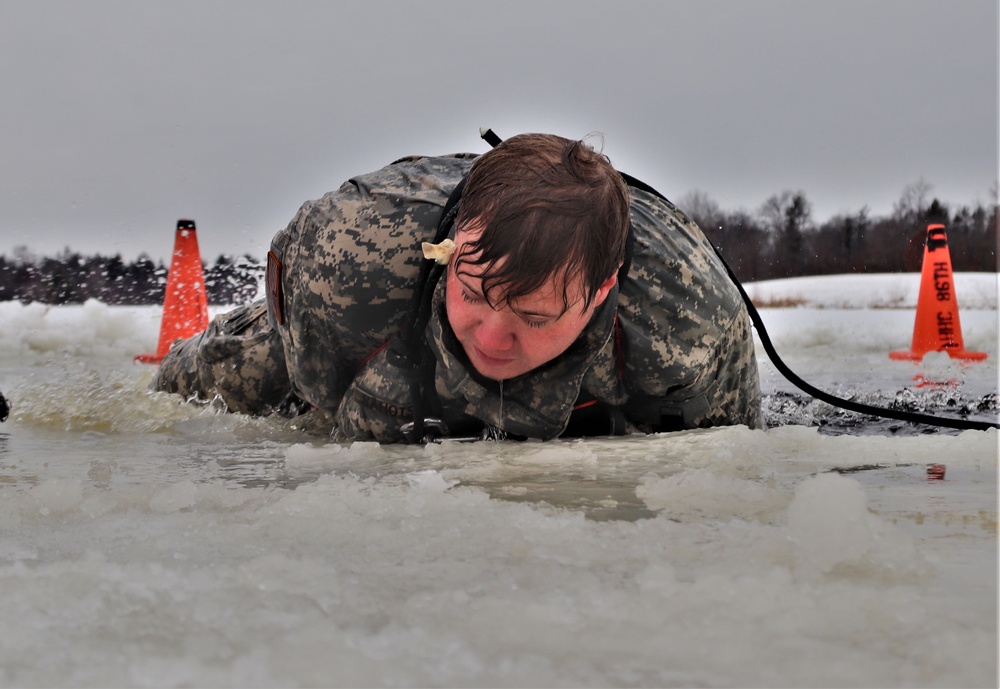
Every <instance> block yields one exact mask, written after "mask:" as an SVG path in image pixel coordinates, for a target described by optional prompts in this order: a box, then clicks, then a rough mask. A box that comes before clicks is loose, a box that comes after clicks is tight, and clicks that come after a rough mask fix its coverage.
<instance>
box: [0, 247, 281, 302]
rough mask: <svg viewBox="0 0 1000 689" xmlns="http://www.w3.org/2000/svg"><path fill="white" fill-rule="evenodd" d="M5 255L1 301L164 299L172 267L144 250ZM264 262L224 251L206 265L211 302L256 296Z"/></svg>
mask: <svg viewBox="0 0 1000 689" xmlns="http://www.w3.org/2000/svg"><path fill="white" fill-rule="evenodd" d="M16 253H17V256H16V257H15V258H13V259H8V258H7V257H6V256H0V301H12V300H15V299H16V300H20V301H22V302H36V301H37V302H41V303H43V304H82V303H83V302H85V301H87V300H88V299H97V300H99V301H102V302H104V303H105V304H114V305H130V306H136V305H148V304H162V303H163V295H164V292H165V290H166V285H167V274H168V270H167V268H166V267H165V266H164V265H163V263H162V262H160V263H153V261H152V259H150V258H149V256H146V255H141V256H139V258H138V259H137V260H136V261H134V262H131V263H125V262H124V261H123V260H122V257H121V255H120V254H119V255H115V256H101V255H96V256H81V255H80V254H78V253H75V252H71V251H69V250H66V251H64V252H63V253H62V254H60V255H58V256H56V257H54V258H35V257H32V256H30V255H29V254H27V252H26V251H23V250H19V251H18V252H16ZM263 274H264V267H263V265H261V264H260V263H259V262H258V261H256V260H255V259H253V258H251V257H249V256H244V257H242V258H239V259H235V260H234V259H233V258H231V257H229V256H219V257H218V259H216V261H215V264H214V265H212V266H206V267H205V291H206V293H207V296H208V303H210V304H242V303H245V302H247V301H249V300H251V299H253V298H254V297H255V296H256V294H257V290H258V286H259V284H260V280H261V277H262V276H263Z"/></svg>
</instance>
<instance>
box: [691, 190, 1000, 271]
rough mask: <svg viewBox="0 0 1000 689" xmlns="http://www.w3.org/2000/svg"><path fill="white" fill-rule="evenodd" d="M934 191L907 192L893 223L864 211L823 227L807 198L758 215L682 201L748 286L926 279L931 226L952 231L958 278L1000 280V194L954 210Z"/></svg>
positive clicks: (694, 198)
mask: <svg viewBox="0 0 1000 689" xmlns="http://www.w3.org/2000/svg"><path fill="white" fill-rule="evenodd" d="M931 189H932V187H931V185H930V184H929V183H928V182H926V181H925V180H923V179H920V180H918V181H917V182H915V183H913V184H910V185H907V186H906V187H905V188H904V189H903V193H902V195H901V196H900V198H899V200H898V201H897V202H896V203H895V204H894V206H893V210H892V213H891V214H890V215H889V216H887V217H873V216H872V215H871V213H870V212H869V210H868V209H867V208H862V209H861V210H859V211H857V212H856V213H851V214H841V215H837V216H834V217H832V218H830V219H829V220H827V221H826V222H823V223H819V224H817V223H815V222H814V221H813V219H812V205H811V204H810V203H809V201H808V199H807V198H806V195H805V193H804V192H802V191H783V192H781V193H780V194H775V195H774V196H772V197H770V198H769V199H768V200H767V201H765V202H764V204H763V205H762V206H761V207H760V208H759V209H758V211H757V212H756V213H748V212H747V211H736V212H726V211H723V210H722V209H721V208H720V207H719V205H718V204H717V203H715V202H714V201H713V200H712V199H711V198H710V197H709V196H708V195H707V194H705V193H703V192H692V193H690V194H688V195H686V196H684V197H682V198H681V199H680V200H679V202H678V206H679V207H680V208H681V209H683V210H684V212H685V213H686V214H688V215H689V216H690V217H691V218H692V219H693V220H694V221H695V222H697V223H698V225H700V226H701V228H702V229H703V230H704V232H705V234H706V235H707V236H708V238H709V239H710V240H712V243H713V244H715V245H716V247H718V249H719V251H720V253H721V254H722V255H723V257H724V258H725V259H726V261H727V262H728V263H729V265H730V266H731V267H732V269H733V272H734V273H735V274H736V276H737V277H738V278H739V279H740V280H741V281H753V280H769V279H775V278H786V277H799V276H804V275H835V274H842V273H898V272H907V271H918V270H920V266H921V262H922V260H923V243H924V237H925V234H926V230H927V225H929V224H934V223H940V224H942V225H944V226H945V228H946V231H947V233H948V244H949V249H950V253H951V258H952V267H953V268H954V269H955V270H956V271H974V272H995V271H996V270H997V203H996V186H994V189H993V203H991V204H990V205H988V206H985V205H983V204H981V203H976V204H974V205H965V206H951V205H950V204H947V203H944V202H942V201H940V200H939V199H937V198H932V197H931V195H930V192H931Z"/></svg>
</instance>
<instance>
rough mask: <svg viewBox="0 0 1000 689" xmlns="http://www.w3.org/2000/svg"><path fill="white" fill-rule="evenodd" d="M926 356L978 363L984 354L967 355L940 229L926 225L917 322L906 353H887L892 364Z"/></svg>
mask: <svg viewBox="0 0 1000 689" xmlns="http://www.w3.org/2000/svg"><path fill="white" fill-rule="evenodd" d="M927 352H948V356H950V357H951V358H952V359H966V360H969V361H982V360H983V359H985V358H986V352H968V351H966V349H965V344H964V343H963V341H962V324H961V323H960V322H959V319H958V299H957V297H956V295H955V278H954V275H953V274H952V271H951V252H950V251H949V250H948V236H947V235H946V234H945V231H944V225H928V226H927V241H926V243H925V245H924V263H923V267H922V269H921V273H920V294H919V296H918V297H917V319H916V322H915V323H914V324H913V342H912V343H911V344H910V349H909V351H904V352H889V358H890V359H895V360H896V361H921V360H922V359H923V358H924V355H925V354H927Z"/></svg>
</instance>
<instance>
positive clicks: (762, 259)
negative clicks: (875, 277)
mask: <svg viewBox="0 0 1000 689" xmlns="http://www.w3.org/2000/svg"><path fill="white" fill-rule="evenodd" d="M929 192H930V185H929V184H927V183H926V182H924V181H923V180H921V181H919V182H917V183H915V184H912V185H909V186H907V187H906V188H905V189H904V191H903V194H902V196H901V197H900V200H899V201H898V202H897V203H896V204H895V206H894V208H893V211H892V213H891V214H890V215H889V216H888V217H872V216H871V215H870V214H869V212H868V209H867V208H865V209H862V210H860V211H858V212H856V213H854V214H850V215H838V216H835V217H833V218H830V219H829V220H827V221H826V222H823V223H821V224H817V223H814V222H813V220H812V207H811V204H810V203H809V201H808V200H807V199H806V196H805V194H804V193H802V192H792V191H785V192H782V193H781V194H777V195H775V196H772V197H771V198H770V199H768V200H767V201H766V202H765V203H764V204H763V205H762V206H761V208H760V209H759V210H758V211H757V212H755V213H750V212H747V211H742V210H741V211H735V212H728V211H723V210H721V209H720V208H719V205H718V204H717V203H715V202H714V201H713V200H712V199H711V198H709V197H708V196H707V195H706V194H704V193H702V192H692V193H691V194H688V195H687V196H685V197H683V198H681V199H679V200H678V206H679V207H680V208H682V209H683V210H684V211H685V213H687V214H688V215H689V216H690V217H691V218H692V219H693V220H695V221H696V222H697V223H698V224H699V225H700V226H701V227H702V229H703V230H704V231H705V234H706V235H708V237H709V239H711V240H712V242H713V243H714V244H715V245H716V246H717V247H718V248H719V250H720V252H721V253H722V255H723V257H725V259H726V261H727V262H728V263H729V265H730V266H731V267H732V269H733V272H734V273H736V276H737V277H738V278H739V279H740V280H741V281H746V282H749V281H753V280H769V279H775V278H786V277H799V276H804V275H834V274H841V273H897V272H907V271H919V270H920V265H921V261H922V259H923V241H924V235H925V233H926V229H927V225H928V224H931V223H940V224H942V225H944V226H945V227H946V229H947V233H948V244H949V247H950V251H951V259H952V267H953V268H954V270H956V271H975V272H994V271H996V270H997V206H996V204H993V205H990V206H983V205H982V204H977V205H975V206H956V207H952V206H950V205H948V204H946V203H943V202H941V201H939V200H938V199H932V200H928V197H929ZM263 272H264V268H263V265H262V264H261V262H260V261H258V260H256V259H254V258H252V257H250V256H244V257H242V258H239V259H233V258H231V257H229V256H219V257H218V258H217V259H216V261H215V263H214V265H211V266H206V268H205V287H206V290H207V292H208V301H209V303H210V304H218V305H226V304H241V303H244V302H246V301H249V300H250V299H253V298H254V297H255V296H256V295H257V292H258V289H259V285H260V280H261V277H262V275H263ZM166 284H167V268H166V267H164V265H163V264H162V263H154V262H153V261H152V260H151V259H150V258H149V257H148V256H147V255H141V256H140V257H139V258H138V259H137V260H136V261H134V262H131V263H125V262H124V261H123V260H122V257H121V255H115V256H110V257H109V256H101V255H96V256H82V255H80V254H79V253H75V252H71V251H70V250H69V249H67V250H66V251H64V252H63V253H62V254H60V255H59V256H56V257H53V258H36V257H34V256H32V255H30V254H29V253H28V252H27V250H24V249H21V250H18V251H15V256H14V257H12V258H8V257H6V256H3V255H0V301H11V300H20V301H22V302H35V301H37V302H42V303H45V304H80V303H83V302H85V301H87V300H88V299H97V300H100V301H102V302H104V303H107V304H116V305H143V304H161V303H163V294H164V290H165V288H166Z"/></svg>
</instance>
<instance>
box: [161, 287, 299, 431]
mask: <svg viewBox="0 0 1000 689" xmlns="http://www.w3.org/2000/svg"><path fill="white" fill-rule="evenodd" d="M153 388H154V389H155V390H162V391H164V392H173V393H178V394H180V395H183V396H184V397H186V398H189V399H190V398H195V399H201V400H206V401H207V400H211V399H214V398H216V397H218V398H220V399H221V400H222V401H223V402H224V403H225V404H226V407H227V408H228V409H229V411H233V412H241V413H245V414H270V413H272V412H273V411H275V410H276V409H277V408H279V407H280V406H281V405H282V404H283V403H285V402H286V401H287V400H288V398H289V395H290V392H291V385H290V383H289V380H288V373H287V371H286V369H285V359H284V354H283V352H282V347H281V340H280V338H279V337H278V335H277V333H275V332H274V331H273V330H272V329H271V326H270V323H269V322H268V319H267V305H266V303H265V302H263V301H259V302H255V303H253V304H247V305H245V306H241V307H239V308H237V309H234V310H233V311H230V312H228V313H225V314H222V315H220V316H216V318H215V319H214V320H213V321H212V322H211V323H210V324H209V326H208V328H207V329H206V330H205V331H204V332H203V333H201V334H199V335H196V336H194V337H192V338H189V339H187V340H184V341H182V342H180V343H178V344H177V345H175V346H174V347H173V348H172V349H171V350H170V352H169V353H168V354H167V356H165V357H164V358H163V362H162V363H161V364H160V369H159V372H158V373H157V376H156V378H155V379H154V381H153Z"/></svg>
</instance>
